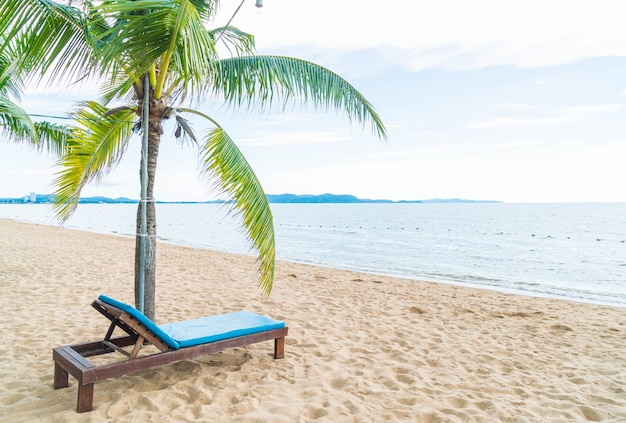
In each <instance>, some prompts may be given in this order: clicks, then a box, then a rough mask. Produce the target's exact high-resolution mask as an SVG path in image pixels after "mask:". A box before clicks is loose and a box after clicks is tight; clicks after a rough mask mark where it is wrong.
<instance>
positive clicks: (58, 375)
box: [54, 362, 70, 389]
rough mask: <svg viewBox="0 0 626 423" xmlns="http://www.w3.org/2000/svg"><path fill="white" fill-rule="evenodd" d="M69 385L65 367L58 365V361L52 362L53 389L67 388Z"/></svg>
mask: <svg viewBox="0 0 626 423" xmlns="http://www.w3.org/2000/svg"><path fill="white" fill-rule="evenodd" d="M68 386H70V383H69V376H68V374H67V372H66V371H65V369H64V368H63V367H61V366H59V363H56V362H55V363H54V389H59V388H67V387H68Z"/></svg>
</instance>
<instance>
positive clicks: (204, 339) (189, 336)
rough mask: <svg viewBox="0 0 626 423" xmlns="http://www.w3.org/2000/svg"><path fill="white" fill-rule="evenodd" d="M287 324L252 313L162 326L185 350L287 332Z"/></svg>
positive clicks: (238, 313) (228, 314)
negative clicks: (240, 338) (271, 332)
mask: <svg viewBox="0 0 626 423" xmlns="http://www.w3.org/2000/svg"><path fill="white" fill-rule="evenodd" d="M284 327H285V322H282V321H279V320H274V319H271V318H269V317H266V316H261V315H259V314H255V313H251V312H249V311H236V312H234V313H226V314H219V315H215V316H208V317H202V318H200V319H194V320H186V321H182V322H174V323H167V324H163V325H159V328H160V329H161V330H163V332H166V333H167V334H168V335H169V336H170V337H172V338H173V339H175V340H176V341H177V342H178V343H179V344H180V346H181V348H185V347H192V346H194V345H200V344H206V343H209V342H216V341H221V340H224V339H229V338H235V337H237V336H244V335H250V334H253V333H257V332H264V331H267V330H272V329H279V328H284Z"/></svg>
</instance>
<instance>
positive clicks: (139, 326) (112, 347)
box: [52, 295, 288, 413]
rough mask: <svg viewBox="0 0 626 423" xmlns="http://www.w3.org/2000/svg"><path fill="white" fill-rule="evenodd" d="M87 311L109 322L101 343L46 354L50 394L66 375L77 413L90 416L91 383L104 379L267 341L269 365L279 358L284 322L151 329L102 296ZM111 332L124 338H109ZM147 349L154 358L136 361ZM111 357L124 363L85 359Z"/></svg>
mask: <svg viewBox="0 0 626 423" xmlns="http://www.w3.org/2000/svg"><path fill="white" fill-rule="evenodd" d="M91 305H92V306H93V307H94V308H95V309H96V310H98V311H99V312H100V313H102V314H103V315H104V316H105V317H106V318H107V319H109V320H110V321H111V325H110V326H109V329H108V331H107V333H106V335H105V337H104V339H103V340H101V341H94V342H84V343H80V344H73V345H66V346H62V347H58V348H54V349H53V350H52V357H53V359H54V388H55V389H59V388H66V387H68V386H69V376H68V374H71V375H72V376H73V377H74V378H76V380H77V381H78V403H77V406H76V409H77V411H78V412H79V413H82V412H86V411H91V410H92V408H93V389H94V383H95V382H98V381H101V380H104V379H109V378H113V377H118V376H122V375H125V374H128V373H133V372H136V371H139V370H146V369H150V368H153V367H158V366H164V365H166V364H170V363H175V362H178V361H183V360H190V359H193V358H196V357H199V356H201V355H205V354H214V353H217V352H219V351H223V350H225V349H228V348H236V347H242V346H245V345H250V344H254V343H257V342H262V341H268V340H274V358H275V359H278V358H283V357H284V355H285V336H287V330H288V328H287V327H286V326H285V322H282V321H278V320H274V319H271V318H269V317H266V316H261V315H258V314H254V313H251V312H248V311H239V312H234V313H227V314H220V315H215V316H209V317H204V318H200V319H194V320H186V321H181V322H175V323H169V324H163V325H156V324H154V323H153V322H152V321H151V320H150V319H148V318H147V317H146V316H145V315H144V314H143V313H141V312H140V311H139V310H137V309H135V308H134V307H132V306H130V305H128V304H125V303H122V302H119V301H116V300H114V299H112V298H109V297H106V296H104V295H101V296H100V297H98V299H96V300H94V302H93V303H92V304H91ZM116 327H118V328H120V329H122V330H123V331H124V332H125V333H126V334H127V335H125V336H119V337H112V335H113V331H114V330H115V328H116ZM148 343H149V344H152V345H154V346H155V347H156V349H153V350H154V351H155V352H154V353H153V354H150V355H139V352H140V350H141V349H142V347H143V346H144V345H145V344H148ZM127 347H128V348H127ZM113 352H118V353H121V354H123V355H124V356H125V359H124V360H122V361H115V362H111V363H107V364H99V365H96V364H94V363H92V362H90V361H89V360H88V359H87V357H93V356H98V355H103V354H109V353H113Z"/></svg>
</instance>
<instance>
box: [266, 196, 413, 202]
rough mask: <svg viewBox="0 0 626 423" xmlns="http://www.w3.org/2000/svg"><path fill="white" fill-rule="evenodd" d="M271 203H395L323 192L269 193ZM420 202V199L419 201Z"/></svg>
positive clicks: (268, 197)
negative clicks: (308, 193)
mask: <svg viewBox="0 0 626 423" xmlns="http://www.w3.org/2000/svg"><path fill="white" fill-rule="evenodd" d="M267 201H269V202H270V203H393V201H391V200H369V199H362V198H357V197H355V196H354V195H349V194H343V195H335V194H321V195H296V194H279V195H272V194H268V195H267ZM417 202H419V201H417Z"/></svg>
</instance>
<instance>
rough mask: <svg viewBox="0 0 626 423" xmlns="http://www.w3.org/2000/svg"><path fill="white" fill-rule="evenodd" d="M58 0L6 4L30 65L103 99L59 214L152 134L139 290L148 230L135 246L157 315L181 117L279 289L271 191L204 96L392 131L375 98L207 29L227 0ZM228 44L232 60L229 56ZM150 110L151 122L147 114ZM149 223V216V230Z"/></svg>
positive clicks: (79, 137)
mask: <svg viewBox="0 0 626 423" xmlns="http://www.w3.org/2000/svg"><path fill="white" fill-rule="evenodd" d="M71 3H72V2H70V3H69V4H70V5H60V4H58V3H56V2H52V1H48V0H3V4H2V6H0V16H2V17H0V30H3V32H8V33H10V35H11V37H14V38H16V39H17V40H18V43H17V44H18V46H19V50H20V52H21V53H22V55H23V56H22V57H23V58H24V59H23V62H24V63H25V66H24V67H23V69H26V70H32V69H37V70H38V71H40V72H49V73H51V74H52V75H53V77H58V78H61V77H62V78H73V79H82V80H87V79H92V80H93V79H97V80H98V81H100V83H101V90H102V98H100V99H99V100H98V101H88V102H84V103H82V104H81V105H80V107H79V109H78V110H77V111H76V112H75V114H74V119H75V122H76V125H75V126H74V127H73V129H72V135H71V137H70V139H69V141H68V149H67V153H66V154H65V155H64V156H63V158H62V159H61V161H60V165H61V170H60V171H59V173H58V176H57V178H56V180H55V184H56V187H57V190H56V193H55V194H56V198H57V204H56V212H57V215H58V216H59V218H60V219H61V220H64V219H67V218H68V217H69V216H70V215H71V214H72V212H73V211H74V210H75V208H76V206H77V201H78V197H79V195H80V192H81V189H82V188H83V187H84V186H85V184H87V183H89V182H91V181H98V180H100V179H102V178H103V177H104V176H105V175H106V174H107V173H108V172H110V171H111V170H112V169H113V168H114V167H115V166H116V164H117V163H118V162H119V161H120V159H121V157H122V156H123V154H124V153H125V151H126V150H127V148H128V146H129V143H130V141H131V139H133V134H134V133H136V132H139V131H140V130H141V129H143V131H144V134H145V136H146V137H147V156H146V160H147V187H146V198H147V200H146V201H145V203H146V207H147V222H146V225H147V233H148V239H149V240H150V242H149V243H148V244H149V246H150V247H151V248H150V249H149V250H150V251H151V252H152V254H151V256H150V257H151V258H152V260H148V266H147V269H146V274H145V297H144V298H140V297H139V274H140V262H141V260H142V257H141V254H140V253H139V251H140V249H139V245H140V243H141V239H140V237H139V236H138V237H137V240H136V243H137V249H136V254H135V302H136V303H137V304H139V303H141V300H144V301H145V302H144V304H145V311H144V312H145V314H146V315H147V316H149V317H151V318H154V315H155V274H154V270H155V266H154V264H155V262H154V249H155V247H156V245H155V243H154V240H155V236H156V217H155V206H154V201H152V199H153V198H154V197H153V189H154V181H155V172H156V166H157V157H158V151H159V144H160V142H161V136H162V134H163V133H164V129H163V127H164V124H165V123H166V121H168V120H170V121H172V123H173V125H174V126H175V135H176V137H179V138H181V139H182V140H186V141H191V142H194V143H196V144H197V146H198V151H199V157H200V162H201V169H200V171H201V173H203V174H205V175H207V176H209V177H211V178H212V179H211V180H212V181H213V183H214V185H213V188H214V189H216V190H217V191H218V192H220V193H221V195H223V197H225V199H226V200H228V203H229V204H230V205H231V207H232V208H233V211H234V212H235V213H237V214H238V215H240V216H241V219H242V224H243V228H244V230H245V232H246V234H247V236H248V238H249V240H250V242H251V244H252V246H253V247H254V249H255V250H256V251H257V252H258V254H259V286H260V288H261V290H262V292H263V293H265V294H267V295H269V293H270V291H271V288H272V282H273V277H274V260H275V253H274V228H273V222H272V214H271V210H270V207H269V204H268V202H267V197H266V195H265V193H264V191H263V189H262V188H261V184H260V183H259V181H258V179H257V177H256V176H255V174H254V172H253V171H252V169H251V167H250V165H249V164H248V162H247V161H246V160H245V158H244V156H243V155H242V153H241V151H240V150H239V149H238V148H237V145H236V144H235V143H234V142H233V140H232V139H231V138H230V137H229V135H228V134H227V133H226V132H225V131H224V129H223V128H222V127H221V126H220V125H219V124H218V123H217V122H216V121H215V120H214V119H212V118H211V117H210V116H209V115H207V114H206V113H204V112H202V111H199V110H196V109H194V108H192V106H193V105H194V104H195V103H194V101H193V100H207V99H209V100H214V101H220V102H225V103H226V104H227V105H229V106H230V107H232V108H233V109H244V110H251V109H256V110H260V111H261V112H263V111H267V110H269V109H270V108H271V107H273V106H274V105H275V104H276V103H277V102H278V104H279V105H282V106H283V107H285V106H287V105H289V104H290V103H292V102H294V101H296V100H298V101H300V100H301V101H303V102H304V103H305V104H311V105H314V106H318V107H321V108H334V109H337V110H339V111H343V112H345V114H346V116H347V117H348V119H350V120H351V121H352V120H356V121H357V122H359V123H360V124H363V125H364V124H366V123H369V124H371V129H372V131H373V132H374V133H375V134H376V135H377V136H378V137H380V138H382V139H385V138H386V133H385V127H384V125H383V123H382V121H381V119H380V118H379V116H378V115H377V114H376V112H375V110H374V109H373V107H372V105H371V104H370V103H369V102H368V101H367V100H366V99H365V98H364V97H363V96H362V95H361V94H360V93H359V92H358V91H357V90H356V89H355V88H354V87H353V86H351V85H350V84H349V83H348V82H347V81H346V80H344V79H342V78H341V77H340V76H338V75H337V74H335V73H333V72H331V71H330V70H328V69H325V68H323V67H321V66H319V65H316V64H313V63H310V62H308V61H305V60H300V59H296V58H290V57H280V56H259V55H255V54H254V53H255V47H254V38H253V37H252V36H251V35H250V34H247V33H245V32H243V31H240V30H238V29H237V28H234V27H227V28H217V29H214V30H207V29H206V27H205V24H206V23H208V22H210V21H211V19H212V18H213V17H214V15H215V13H216V10H217V7H218V1H217V0H208V1H207V0H127V1H124V0H103V1H99V2H91V1H82V2H77V1H74V2H73V3H77V4H78V6H71ZM218 40H219V42H223V43H224V44H225V45H226V47H228V51H230V52H231V55H230V57H227V58H223V59H222V58H220V57H219V56H218V52H217V50H216V43H217V41H218ZM146 104H147V106H148V109H149V114H148V116H149V117H148V119H147V122H146V121H145V119H142V116H143V114H142V111H143V110H144V109H143V107H144V105H146ZM184 116H195V117H197V118H202V119H204V120H206V121H207V122H208V123H209V124H210V125H211V126H212V128H213V129H211V130H210V131H208V132H207V133H206V134H204V135H203V136H202V137H199V136H197V135H196V134H195V133H194V132H192V130H191V128H190V126H189V124H188V121H187V120H186V118H185V117H184ZM140 224H141V222H140V219H139V212H138V228H139V226H140Z"/></svg>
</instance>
